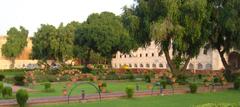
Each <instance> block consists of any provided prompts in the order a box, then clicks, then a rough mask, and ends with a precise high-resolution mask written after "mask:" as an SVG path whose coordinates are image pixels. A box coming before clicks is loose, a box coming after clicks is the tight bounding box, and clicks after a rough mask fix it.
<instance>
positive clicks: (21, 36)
mask: <svg viewBox="0 0 240 107" xmlns="http://www.w3.org/2000/svg"><path fill="white" fill-rule="evenodd" d="M7 35H8V36H7V42H6V43H5V44H4V45H3V46H2V54H3V55H4V56H5V57H7V58H8V59H10V60H11V62H12V63H11V65H10V68H14V64H15V59H16V58H17V57H18V56H19V55H20V54H21V53H22V51H23V49H24V48H25V47H26V45H27V37H28V30H26V29H25V28H24V27H22V26H20V30H18V29H17V28H15V27H12V28H10V30H9V31H8V32H7Z"/></svg>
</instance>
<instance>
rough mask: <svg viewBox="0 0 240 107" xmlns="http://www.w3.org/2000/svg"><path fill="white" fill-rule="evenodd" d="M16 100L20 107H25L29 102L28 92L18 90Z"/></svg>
mask: <svg viewBox="0 0 240 107" xmlns="http://www.w3.org/2000/svg"><path fill="white" fill-rule="evenodd" d="M16 99H17V103H18V104H19V106H20V107H25V106H26V103H27V100H28V92H27V91H26V90H23V89H20V90H18V91H17V93H16Z"/></svg>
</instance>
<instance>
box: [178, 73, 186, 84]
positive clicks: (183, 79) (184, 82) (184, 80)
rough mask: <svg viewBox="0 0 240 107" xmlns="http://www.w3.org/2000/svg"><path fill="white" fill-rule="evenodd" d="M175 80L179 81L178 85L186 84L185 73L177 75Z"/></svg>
mask: <svg viewBox="0 0 240 107" xmlns="http://www.w3.org/2000/svg"><path fill="white" fill-rule="evenodd" d="M176 82H177V83H179V84H180V85H185V84H187V83H188V81H187V76H185V75H178V76H177V80H176Z"/></svg>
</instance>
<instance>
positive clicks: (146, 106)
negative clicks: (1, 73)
mask: <svg viewBox="0 0 240 107" xmlns="http://www.w3.org/2000/svg"><path fill="white" fill-rule="evenodd" d="M239 99H240V91H225V92H218V93H204V94H184V95H173V96H155V97H143V98H134V99H118V100H107V101H102V102H99V101H96V102H89V103H84V104H81V103H70V104H66V103H63V104H48V105H39V106H34V107H193V106H194V105H199V104H205V103H240V100H239Z"/></svg>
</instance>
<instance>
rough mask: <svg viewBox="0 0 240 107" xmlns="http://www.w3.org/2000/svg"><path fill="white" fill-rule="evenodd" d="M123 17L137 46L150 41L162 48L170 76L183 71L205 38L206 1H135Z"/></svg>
mask: <svg viewBox="0 0 240 107" xmlns="http://www.w3.org/2000/svg"><path fill="white" fill-rule="evenodd" d="M123 15H125V16H127V17H126V18H125V20H123V21H124V25H125V26H126V27H127V28H129V29H130V30H129V31H130V34H133V36H134V37H135V39H136V40H137V41H138V44H140V46H144V45H146V44H149V43H150V42H151V41H152V40H153V41H155V43H156V44H158V45H159V46H160V47H161V50H162V51H163V52H164V54H165V56H166V60H167V62H168V65H169V67H170V69H171V71H172V72H173V73H177V72H178V71H184V70H185V69H186V67H187V65H188V62H189V61H190V59H191V58H193V57H196V56H197V55H198V54H199V52H200V48H201V47H202V46H203V45H204V44H205V43H206V41H207V38H208V36H207V35H205V34H204V33H203V24H204V23H203V22H204V21H205V20H207V19H208V17H207V0H137V5H136V6H135V7H132V8H128V9H125V12H124V14H123ZM171 52H172V53H171ZM171 55H173V56H172V57H171Z"/></svg>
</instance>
